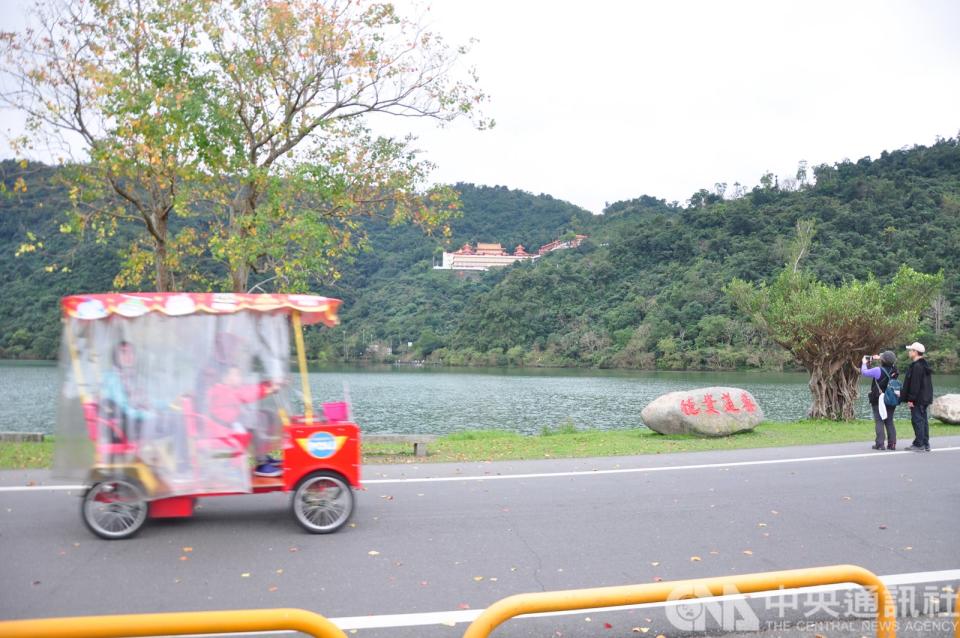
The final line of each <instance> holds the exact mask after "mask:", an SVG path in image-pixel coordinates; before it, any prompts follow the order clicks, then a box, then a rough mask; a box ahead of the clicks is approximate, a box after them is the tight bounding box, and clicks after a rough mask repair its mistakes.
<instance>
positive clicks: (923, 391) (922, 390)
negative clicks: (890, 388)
mask: <svg viewBox="0 0 960 638" xmlns="http://www.w3.org/2000/svg"><path fill="white" fill-rule="evenodd" d="M932 375H933V370H931V369H930V364H929V363H927V360H926V359H924V358H922V357H921V358H920V359H917V360H916V361H914V362H913V363H911V364H910V367H909V368H907V375H906V377H904V379H903V387H902V388H901V389H900V402H901V403H906V402H907V401H913V402H914V403H918V404H920V405H930V404H931V403H933V380H932V379H931V376H932Z"/></svg>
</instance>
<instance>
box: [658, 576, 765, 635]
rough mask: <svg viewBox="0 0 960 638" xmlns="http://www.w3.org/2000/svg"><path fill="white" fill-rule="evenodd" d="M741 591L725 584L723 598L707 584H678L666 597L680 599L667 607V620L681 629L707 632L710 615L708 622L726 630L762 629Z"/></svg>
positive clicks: (673, 599)
mask: <svg viewBox="0 0 960 638" xmlns="http://www.w3.org/2000/svg"><path fill="white" fill-rule="evenodd" d="M739 593H740V592H739V591H737V588H736V587H733V586H730V585H724V587H723V592H722V596H723V598H721V599H719V600H718V599H716V598H714V593H713V592H712V591H711V590H710V589H709V588H708V587H706V586H705V585H690V586H680V587H677V588H676V589H675V590H674V591H673V592H671V593H670V597H669V598H667V600H669V601H677V604H674V605H671V606H669V607H667V609H666V613H667V619H668V620H669V621H670V624H672V625H673V626H674V627H676V628H677V629H680V630H682V631H706V629H707V625H708V622H709V621H710V619H711V618H712V621H713V622H710V623H709V624H711V625H713V624H714V623H715V624H716V625H717V626H718V627H719V628H720V629H722V630H723V631H729V632H739V631H759V629H760V618H759V617H757V614H756V613H755V612H754V611H753V609H752V608H751V607H750V605H749V604H748V603H747V601H746V599H744V598H742V597H740V596H738V594H739ZM689 599H699V600H689ZM680 601H684V602H680Z"/></svg>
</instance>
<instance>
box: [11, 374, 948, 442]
mask: <svg viewBox="0 0 960 638" xmlns="http://www.w3.org/2000/svg"><path fill="white" fill-rule="evenodd" d="M310 383H311V387H312V390H313V393H314V397H315V399H316V400H317V401H337V400H340V399H341V398H342V397H343V394H344V388H346V389H347V390H348V393H349V398H350V402H351V404H352V409H353V417H354V419H355V420H356V421H357V422H358V423H359V424H360V425H361V426H362V427H363V429H364V431H366V432H371V433H373V432H381V433H393V434H406V433H431V434H444V433H448V432H456V431H461V430H472V429H502V430H512V431H516V432H522V433H527V434H533V433H538V432H540V431H541V430H542V429H543V428H545V427H555V426H558V425H562V424H564V423H573V424H574V425H576V426H577V427H582V428H586V427H591V428H602V429H619V428H636V427H641V426H642V425H643V422H642V420H641V419H640V410H642V409H643V407H644V406H645V405H646V404H647V403H649V402H650V401H652V400H653V399H655V398H656V397H657V396H659V395H661V394H664V393H666V392H672V391H674V390H684V389H693V388H698V387H703V386H708V385H731V386H735V387H742V388H745V389H747V390H749V391H750V392H752V393H753V394H754V396H756V398H757V400H758V402H759V403H760V405H761V406H762V407H763V409H764V412H765V413H766V416H767V418H768V419H771V420H785V421H790V420H797V419H800V418H803V416H804V415H805V413H806V410H807V408H808V406H809V403H810V394H809V390H808V389H807V376H806V375H805V374H801V373H767V372H635V371H605V370H557V369H549V370H543V369H534V370H530V369H516V370H505V369H499V368H497V369H476V368H468V369H451V368H406V367H403V368H390V367H383V368H336V369H324V370H318V371H315V372H311V373H310ZM57 384H58V379H57V369H56V366H55V365H52V364H44V363H32V362H31V363H25V362H10V361H3V362H0V431H3V430H7V431H11V430H12V431H26V432H51V431H52V430H53V423H54V403H55V398H56V396H57V392H58V388H57ZM934 384H935V388H936V392H937V394H945V393H947V392H960V376H956V375H951V376H947V375H940V376H936V377H935V378H934ZM862 390H863V391H862V392H861V396H862V395H863V394H864V392H865V390H866V383H864V384H863V386H862ZM859 410H860V416H862V417H864V418H866V417H868V416H869V414H868V410H867V407H866V399H864V398H861V401H860V406H859Z"/></svg>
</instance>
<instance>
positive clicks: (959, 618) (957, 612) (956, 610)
mask: <svg viewBox="0 0 960 638" xmlns="http://www.w3.org/2000/svg"><path fill="white" fill-rule="evenodd" d="M953 628H954V631H955V633H956V638H960V589H958V590H957V600H956V601H954V603H953Z"/></svg>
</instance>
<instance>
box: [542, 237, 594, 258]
mask: <svg viewBox="0 0 960 638" xmlns="http://www.w3.org/2000/svg"><path fill="white" fill-rule="evenodd" d="M586 238H587V236H586V235H574V236H573V239H558V240H556V241H552V242H550V243H549V244H544V245H543V246H540V250H538V251H537V254H538V255H546V254H547V253H552V252H553V251H555V250H565V249H567V248H576V247H578V246H579V245H580V244H582V243H583V240H584V239H586Z"/></svg>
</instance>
